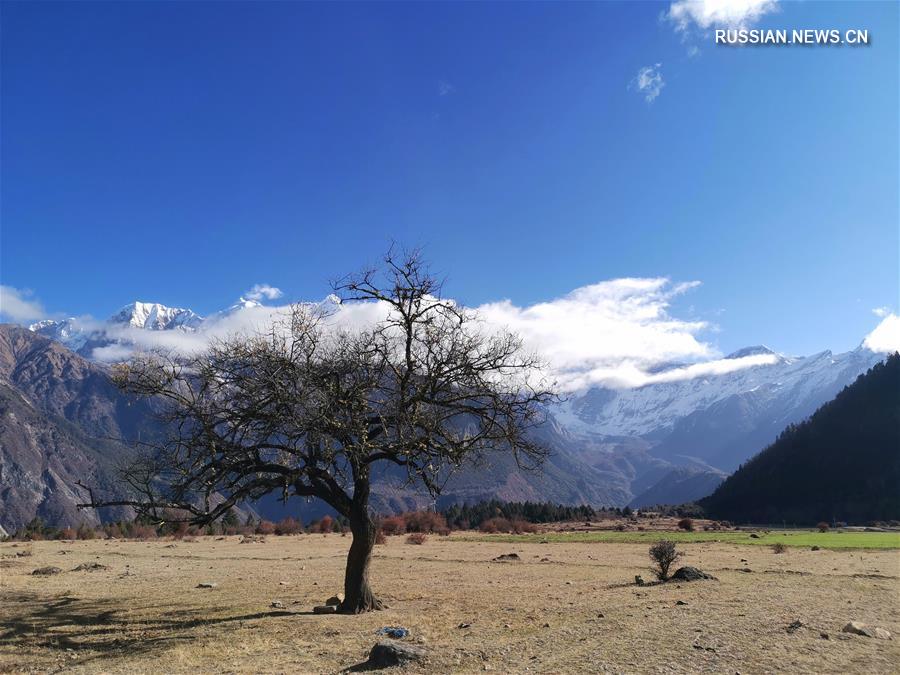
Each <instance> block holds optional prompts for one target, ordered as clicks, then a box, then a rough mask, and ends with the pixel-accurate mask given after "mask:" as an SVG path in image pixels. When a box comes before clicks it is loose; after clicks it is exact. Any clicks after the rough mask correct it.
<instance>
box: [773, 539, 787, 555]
mask: <svg viewBox="0 0 900 675" xmlns="http://www.w3.org/2000/svg"><path fill="white" fill-rule="evenodd" d="M772 552H773V553H786V552H787V546H785V545H784V544H782V543H781V542H780V541H779V542H778V543H777V544H772Z"/></svg>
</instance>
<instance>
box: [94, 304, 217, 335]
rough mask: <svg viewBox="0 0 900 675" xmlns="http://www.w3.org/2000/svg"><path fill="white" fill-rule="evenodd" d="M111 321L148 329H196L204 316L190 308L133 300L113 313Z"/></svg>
mask: <svg viewBox="0 0 900 675" xmlns="http://www.w3.org/2000/svg"><path fill="white" fill-rule="evenodd" d="M109 323H112V324H119V325H126V326H131V327H132V328H145V329H147V330H174V329H180V330H195V329H196V328H198V327H199V326H200V324H202V323H203V317H202V316H199V315H198V314H195V313H194V312H192V311H191V310H189V309H182V308H179V307H166V306H165V305H160V304H159V303H158V302H132V303H131V304H130V305H126V306H125V307H123V308H122V309H120V310H119V311H118V312H116V313H115V314H113V315H112V317H110V319H109Z"/></svg>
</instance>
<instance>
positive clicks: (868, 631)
mask: <svg viewBox="0 0 900 675" xmlns="http://www.w3.org/2000/svg"><path fill="white" fill-rule="evenodd" d="M841 632H843V633H853V634H854V635H864V636H865V637H873V638H878V639H879V640H890V639H891V632H890V631H889V630H886V629H884V628H878V627H870V626H867V625H866V624H864V623H862V622H860V621H851V622H850V623H848V624H847V625H846V626H844V627H843V628H842V629H841Z"/></svg>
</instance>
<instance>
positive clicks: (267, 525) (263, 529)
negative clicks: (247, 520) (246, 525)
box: [256, 520, 275, 535]
mask: <svg viewBox="0 0 900 675" xmlns="http://www.w3.org/2000/svg"><path fill="white" fill-rule="evenodd" d="M256 534H262V535H266V534H275V523H273V522H272V521H271V520H261V521H259V523H258V524H257V525H256Z"/></svg>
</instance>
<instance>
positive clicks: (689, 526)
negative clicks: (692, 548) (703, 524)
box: [678, 518, 694, 532]
mask: <svg viewBox="0 0 900 675" xmlns="http://www.w3.org/2000/svg"><path fill="white" fill-rule="evenodd" d="M678 527H679V529H682V530H684V531H685V532H693V531H694V521H693V520H691V519H690V518H682V519H681V520H679V521H678Z"/></svg>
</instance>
